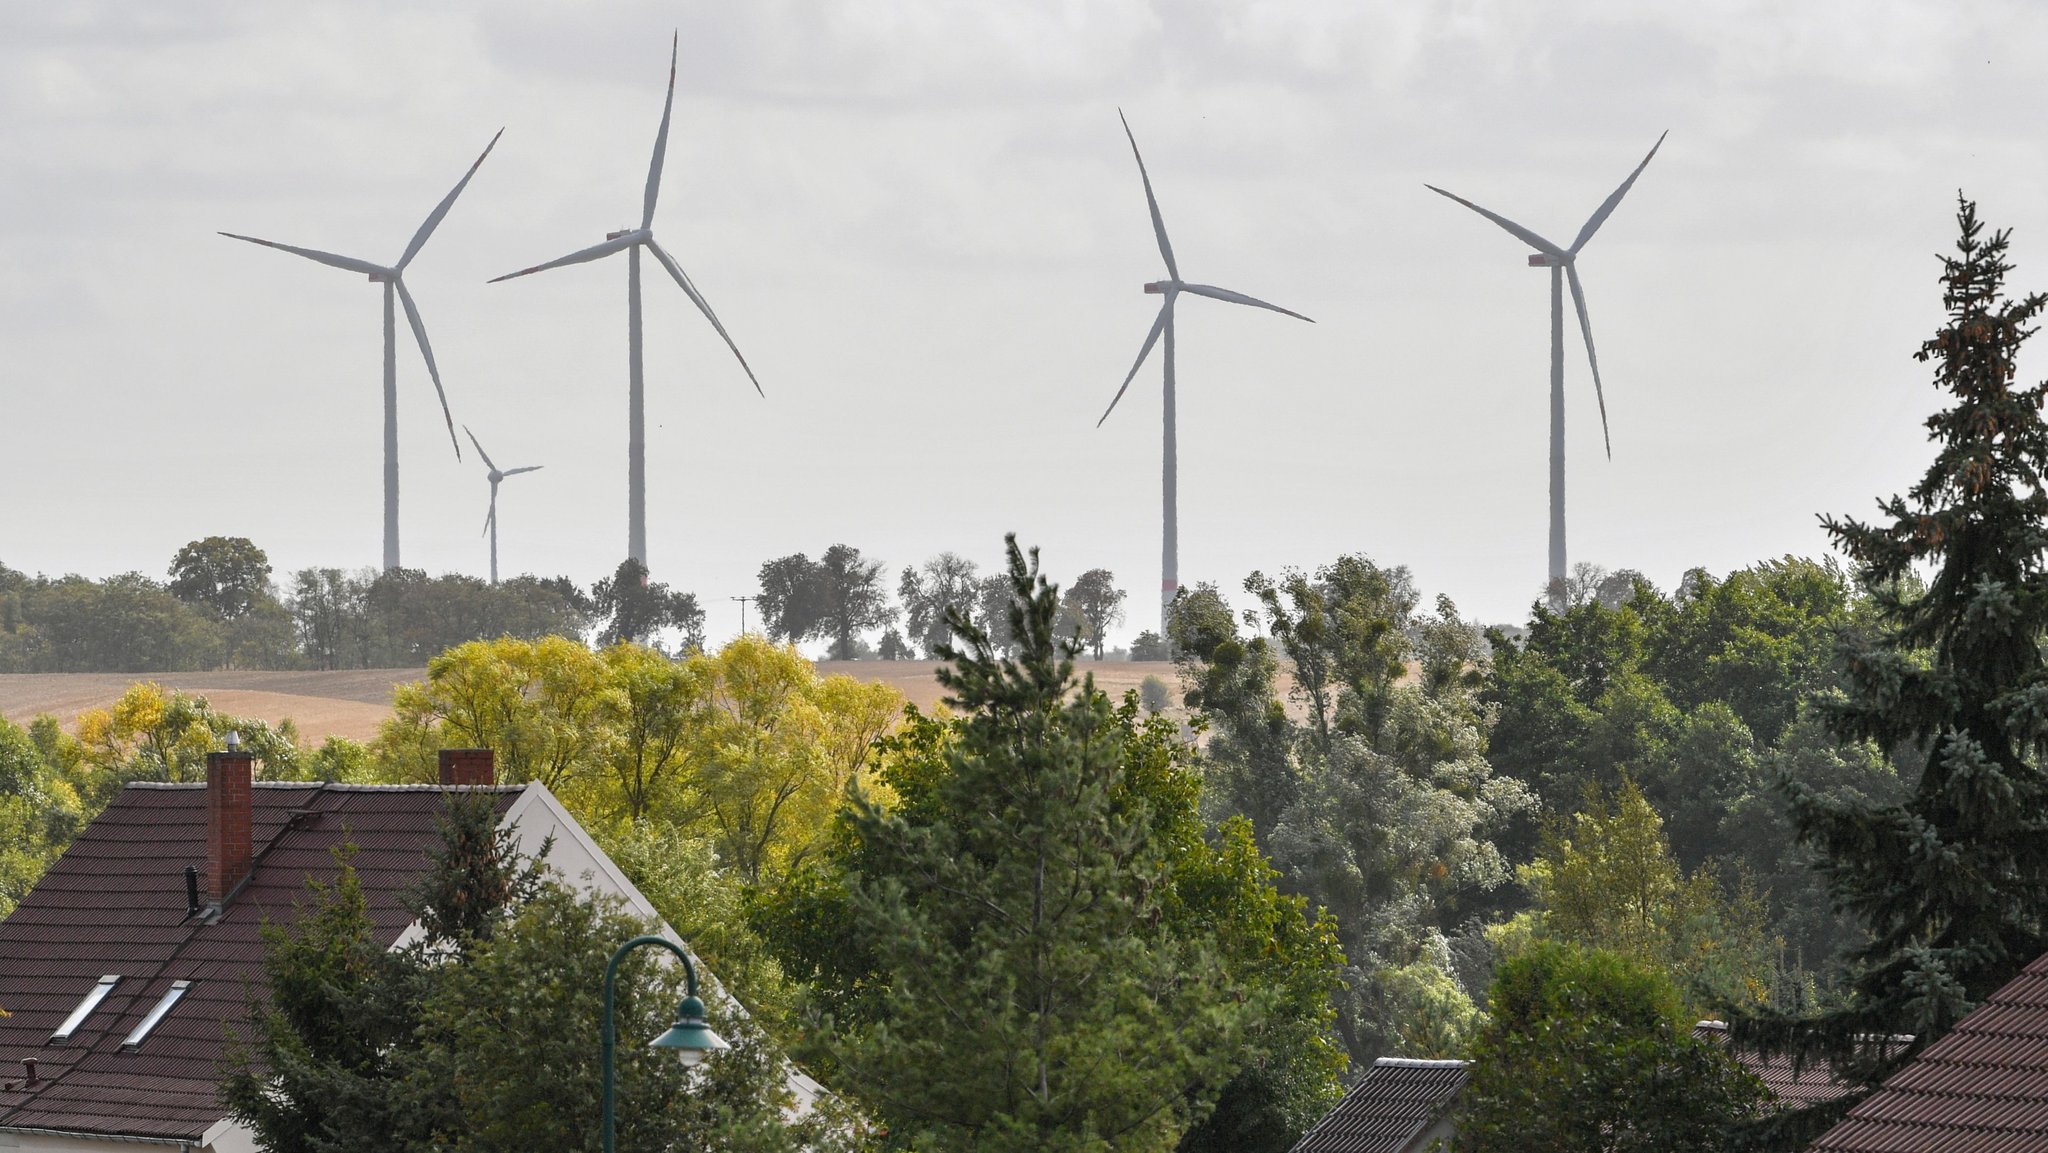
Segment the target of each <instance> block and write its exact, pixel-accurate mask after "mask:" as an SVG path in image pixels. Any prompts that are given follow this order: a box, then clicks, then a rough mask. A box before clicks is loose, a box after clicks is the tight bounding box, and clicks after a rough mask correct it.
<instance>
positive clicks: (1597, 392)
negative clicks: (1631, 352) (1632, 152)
mask: <svg viewBox="0 0 2048 1153" xmlns="http://www.w3.org/2000/svg"><path fill="white" fill-rule="evenodd" d="M1669 135H1670V132H1669V131H1668V130H1667V131H1665V132H1664V133H1662V134H1660V135H1659V136H1658V137H1657V143H1655V144H1653V145H1651V146H1650V153H1649V155H1648V156H1645V157H1643V162H1642V163H1641V164H1638V165H1636V168H1635V171H1634V172H1631V173H1629V174H1628V179H1627V180H1624V181H1622V182H1621V187H1619V188H1617V189H1615V190H1614V192H1613V193H1612V194H1611V195H1609V196H1608V197H1607V199H1606V200H1604V201H1602V202H1601V203H1600V207H1599V208H1597V209H1595V210H1594V212H1593V215H1592V216H1590V217H1587V219H1586V224H1585V227H1583V228H1581V229H1579V235H1578V238H1577V239H1575V240H1573V241H1572V243H1571V247H1570V248H1560V247H1558V246H1557V245H1555V244H1553V243H1551V242H1550V241H1548V240H1545V239H1543V238H1542V237H1541V236H1538V235H1536V234H1535V233H1534V232H1531V231H1529V230H1528V229H1526V228H1524V227H1522V226H1521V225H1519V224H1516V223H1515V222H1514V221H1512V220H1509V219H1508V218H1507V217H1505V216H1501V215H1498V214H1497V213H1493V212H1489V211H1487V210H1486V209H1484V208H1481V207H1479V206H1478V205H1477V204H1474V203H1472V202H1471V201H1469V200H1467V199H1465V198H1464V197H1462V196H1459V195H1456V194H1455V193H1450V192H1445V191H1444V190H1443V189H1441V188H1438V187H1437V186H1436V185H1434V184H1425V185H1423V187H1424V188H1427V189H1429V190H1430V191H1431V192H1434V193H1436V194H1438V195H1439V196H1448V197H1450V198H1451V199H1452V200H1455V201H1457V202H1458V203H1460V204H1462V205H1464V206H1465V207H1467V208H1469V209H1471V210H1472V211H1474V212H1477V213H1478V214H1479V215H1481V216H1484V217H1485V218H1487V219H1488V220H1491V221H1493V222H1494V223H1495V224H1498V225H1500V226H1501V227H1502V228H1504V229H1506V230H1507V231H1508V233H1509V234H1510V235H1512V236H1514V237H1515V238H1516V239H1517V240H1520V241H1521V242H1522V243H1524V244H1527V245H1529V246H1530V247H1532V248H1534V249H1536V251H1535V252H1534V253H1532V254H1530V256H1529V266H1530V267H1531V268H1548V269H1549V270H1550V580H1549V587H1548V592H1549V596H1550V603H1551V606H1552V608H1557V609H1561V608H1562V607H1563V604H1564V585H1565V575H1566V574H1565V555H1564V288H1565V285H1566V284H1570V285H1571V290H1572V306H1573V307H1574V308H1575V309H1577V310H1578V314H1579V332H1580V334H1581V335H1583V336H1584V337H1585V338H1586V363H1587V364H1588V365H1589V366H1591V368H1592V370H1593V398H1594V399H1595V400H1596V401H1598V402H1599V405H1600V440H1601V442H1602V444H1604V445H1605V446H1606V449H1607V459H1609V460H1613V459H1614V442H1613V441H1612V440H1610V439H1609V438H1608V435H1607V396H1606V393H1604V392H1603V391H1602V390H1601V387H1600V358H1599V356H1597V355H1596V354H1595V353H1594V352H1593V323H1592V321H1590V320H1588V319H1587V318H1586V290H1585V289H1584V288H1583V287H1581V286H1580V284H1579V250H1580V249H1582V248H1584V247H1586V242H1587V241H1589V240H1591V239H1593V234H1594V233H1595V232H1598V231H1600V226H1601V225H1602V224H1605V223H1607V218H1608V216H1610V215H1612V214H1613V212H1614V209H1615V206H1616V205H1619V204H1620V203H1621V198H1622V197H1623V196H1626V195H1627V194H1628V190H1629V187H1630V186H1631V185H1633V184H1634V183H1635V182H1636V177H1638V176H1641V175H1642V174H1643V169H1645V168H1647V167H1649V164H1650V158H1651V157H1654V156H1656V155H1657V149H1659V148H1662V147H1663V146H1664V137H1665V136H1669Z"/></svg>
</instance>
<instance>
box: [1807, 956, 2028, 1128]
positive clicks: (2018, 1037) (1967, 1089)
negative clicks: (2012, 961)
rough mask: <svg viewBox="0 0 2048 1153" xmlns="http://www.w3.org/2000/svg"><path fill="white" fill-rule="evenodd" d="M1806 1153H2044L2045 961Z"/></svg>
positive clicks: (1913, 1062)
mask: <svg viewBox="0 0 2048 1153" xmlns="http://www.w3.org/2000/svg"><path fill="white" fill-rule="evenodd" d="M1812 1148H1813V1149H1814V1150H1819V1151H1825V1153H1888V1151H1890V1150H1913V1151H1914V1153H1949V1151H1951V1150H1962V1149H1968V1150H1973V1151H1975V1150H1984V1151H1987V1153H1989V1151H2005V1150H2012V1151H2019V1150H2028V1151H2039V1150H2048V956H2043V957H2040V958H2037V959H2036V960H2035V961H2034V963H2033V964H2031V965H2028V966H2027V967H2026V968H2025V969H2024V970H2022V971H2021V972H2020V975H2019V976H2017V977H2014V978H2013V979H2012V980H2011V981H2010V982H2007V984H2006V985H2005V987H2004V988H2002V989H2000V990H1998V991H1997V992H1996V993H1993V994H1991V996H1990V998H1989V999H1987V1000H1986V1001H1985V1002H1984V1004H1983V1005H1981V1006H1979V1007H1978V1008H1977V1009H1976V1010H1975V1011H1974V1012H1972V1013H1970V1014H1969V1015H1968V1016H1966V1017H1964V1018H1963V1019H1962V1020H1961V1021H1958V1022H1956V1026H1955V1028H1954V1029H1951V1030H1950V1031H1949V1032H1948V1034H1947V1035H1946V1036H1944V1037H1942V1038H1941V1039H1940V1040H1939V1041H1936V1042H1934V1043H1933V1044H1932V1045H1929V1046H1928V1047H1927V1048H1926V1049H1925V1050H1924V1051H1922V1052H1921V1053H1920V1055H1919V1056H1917V1057H1915V1058H1913V1059H1912V1060H1911V1061H1909V1062H1907V1063H1906V1065H1905V1066H1904V1067H1903V1068H1901V1069H1900V1070H1899V1071H1898V1072H1896V1073H1893V1074H1892V1075H1891V1077H1890V1078H1889V1079H1887V1080H1886V1081H1885V1083H1884V1084H1883V1085H1882V1086H1880V1087H1879V1088H1878V1090H1877V1092H1875V1093H1873V1094H1871V1095H1870V1096H1869V1097H1867V1098H1865V1099H1864V1100H1862V1101H1861V1102H1858V1103H1857V1105H1856V1107H1855V1108H1854V1109H1851V1110H1850V1111H1849V1115H1848V1116H1847V1117H1844V1118H1843V1119H1842V1120H1841V1122H1840V1123H1838V1124H1837V1125H1836V1126H1835V1127H1834V1128H1832V1129H1830V1130H1828V1131H1827V1132H1826V1133H1824V1134H1822V1135H1821V1138H1820V1140H1818V1141H1816V1142H1814V1144H1813V1145H1812Z"/></svg>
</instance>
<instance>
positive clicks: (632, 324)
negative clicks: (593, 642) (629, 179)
mask: <svg viewBox="0 0 2048 1153" xmlns="http://www.w3.org/2000/svg"><path fill="white" fill-rule="evenodd" d="M679 39H680V36H678V37H677V38H676V39H672V40H671V41H670V42H669V53H668V96H667V98H666V99H664V100H663V101H662V105H661V129H660V131H658V132H656V133H655V136H654V159H653V161H652V162H651V163H649V164H648V166H647V193H646V198H645V200H644V202H643V204H642V207H641V210H640V227H638V228H629V229H621V230H620V231H617V232H609V233H606V234H605V238H604V243H603V244H595V245H592V246H591V247H589V248H585V249H583V250H581V251H578V252H572V253H570V254H569V255H567V256H564V257H561V258H559V259H556V260H550V261H548V262H547V263H546V264H536V265H534V266H533V267H532V268H522V269H520V270H519V271H518V272H511V273H507V274H505V275H504V276H498V277H493V278H492V280H491V283H492V284H496V283H497V282H498V281H500V280H511V279H513V278H514V277H518V276H526V275H529V274H531V273H535V272H545V271H547V270H548V269H550V268H560V267H562V266H563V265H567V264H583V263H586V262H588V261H592V260H597V259H599V258H600V257H605V256H610V255H611V254H612V253H614V252H619V251H624V252H625V253H626V371H627V392H626V396H627V400H626V408H627V416H626V555H627V556H629V557H631V558H633V559H634V560H637V561H639V562H640V563H641V564H642V565H645V564H646V563H647V417H646V403H645V395H644V392H645V390H644V387H643V385H642V382H641V370H640V250H641V249H643V248H645V249H646V250H647V251H648V252H650V253H653V254H654V259H655V260H657V261H659V262H660V264H661V266H662V268H664V269H666V270H667V271H668V274H669V276H670V277H672V278H673V279H674V280H675V282H676V287H678V288H680V289H682V290H683V295H685V296H687V297H689V298H690V302H691V303H692V304H695V305H696V306H697V310H698V311H699V312H702V313H703V314H704V319H706V320H708V321H710V322H711V327H712V328H715V329H717V330H718V335H719V336H720V337H721V338H723V339H724V341H725V346H726V347H727V348H730V349H732V354H733V355H734V356H736V357H739V362H740V367H741V368H743V369H746V373H747V379H748V380H751V381H753V382H754V391H755V392H757V393H761V382H760V381H759V380H758V379H756V378H755V376H754V370H753V368H751V367H750V366H749V365H748V364H747V358H746V357H744V356H740V347H739V345H737V344H734V343H733V340H732V337H731V336H728V335H727V334H726V331H725V326H724V325H723V324H720V323H719V322H718V314H717V313H715V312H712V311H711V305H710V304H709V303H707V302H706V301H705V299H704V294H703V293H701V292H699V291H697V286H696V285H694V284H692V283H690V278H689V276H688V275H687V274H686V273H684V272H683V266H682V265H680V264H677V263H676V261H675V258H674V257H672V256H670V255H669V254H668V252H667V251H666V250H664V249H663V248H662V247H661V245H659V244H657V243H655V240H654V201H655V197H656V196H657V195H658V194H659V193H660V192H661V164H662V158H663V157H664V156H665V155H666V154H667V152H668V118H669V110H670V108H671V107H673V106H674V104H675V99H676V45H677V42H678V41H679ZM761 395H763V396H766V395H767V394H766V393H761Z"/></svg>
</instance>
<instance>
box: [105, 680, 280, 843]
mask: <svg viewBox="0 0 2048 1153" xmlns="http://www.w3.org/2000/svg"><path fill="white" fill-rule="evenodd" d="M229 733H234V734H236V736H237V737H238V738H239V739H240V741H241V744H242V747H243V748H245V749H248V750H249V751H250V752H251V753H253V754H255V756H256V758H257V760H258V761H260V762H261V763H262V771H263V775H264V776H265V777H267V778H269V779H272V780H293V779H296V778H297V776H298V770H299V748H298V740H299V733H298V729H297V728H296V727H295V726H294V725H293V724H292V722H291V721H290V720H285V721H282V722H280V723H279V724H277V725H274V726H273V725H271V724H268V723H267V722H264V721H259V720H255V719H253V718H249V717H236V716H231V715H229V714H227V713H223V712H220V711H219V710H217V709H215V708H214V707H213V706H212V705H210V704H208V703H207V701H206V698H205V697H203V696H193V695H189V694H186V693H182V692H179V691H177V690H176V689H166V688H164V687H163V686H162V685H159V684H157V683H155V682H153V681H143V682H140V683H137V684H134V685H130V686H129V688H128V691H127V692H125V693H122V694H121V698H120V699H119V700H117V701H115V702H114V703H113V704H112V705H111V706H109V707H107V708H104V709H89V710H87V711H85V712H83V713H80V714H79V715H78V726H77V735H76V738H75V740H76V757H77V760H78V762H79V765H80V768H81V770H82V772H83V784H84V786H85V789H86V791H87V794H88V796H87V799H88V801H90V802H91V809H92V811H93V812H95V813H96V812H98V811H99V809H100V808H101V807H103V806H105V804H106V803H107V802H108V801H109V800H111V799H112V798H113V796H114V794H115V793H117V792H119V791H120V789H121V786H123V785H125V784H127V783H128V782H129V781H199V780H204V779H205V778H206V754H208V753H210V752H218V751H219V750H220V749H221V748H222V747H223V746H224V745H225V744H226V742H227V738H228V734H229Z"/></svg>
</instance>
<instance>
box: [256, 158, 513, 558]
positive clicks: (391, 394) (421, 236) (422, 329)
mask: <svg viewBox="0 0 2048 1153" xmlns="http://www.w3.org/2000/svg"><path fill="white" fill-rule="evenodd" d="M503 135H505V130H504V129H503V128H500V129H498V133H497V136H493V137H491V142H490V143H489V144H486V145H484V151H483V156H479V157H477V158H476V163H475V164H472V165H470V166H469V171H468V172H465V173H463V174H462V179H461V180H458V181H456V182H455V187H454V189H452V190H451V191H450V192H449V193H448V195H447V196H445V197H442V199H441V203H439V204H437V205H435V206H434V211H432V212H430V213H428V214H427V220H426V223H424V224H422V225H420V228H419V231H418V232H415V233H413V235H412V243H410V244H408V245H406V246H405V252H404V254H403V255H401V256H399V258H398V263H396V264H393V265H391V266H389V267H386V266H384V265H382V264H373V263H371V262H370V261H367V260H357V259H356V258H355V257H353V256H337V255H335V254H334V253H332V252H321V251H318V250H317V249H312V248H294V247H292V246H291V245H289V244H279V243H277V242H276V241H274V240H258V239H257V238H255V237H253V236H243V235H241V234H239V233H234V232H223V233H221V235H222V236H225V237H228V238H230V239H232V240H246V241H248V242H249V243H251V244H260V245H262V246H264V247H265V248H275V249H277V250H279V251H280V252H290V253H293V254H295V255H298V256H303V257H305V258H306V259H308V260H315V261H318V262H320V263H321V264H325V265H328V266H329V267H332V268H339V269H343V270H345V271H348V272H360V273H363V274H364V275H366V276H368V277H369V278H370V281H371V282H372V283H374V284H382V285H383V286H384V571H386V572H390V571H391V570H392V569H395V568H397V567H398V326H397V318H396V315H395V313H394V310H393V307H392V305H393V298H394V297H396V299H397V303H400V304H403V305H405V319H406V323H408V324H410V325H411V326H412V335H413V338H414V339H415V340H417V341H419V344H420V356H421V357H422V358H423V359H425V360H426V362H427V375H428V376H430V377H432V378H433V379H434V393H435V395H437V396H439V397H440V398H441V416H442V419H444V420H446V421H447V422H448V443H449V444H452V445H454V446H455V459H457V460H461V459H462V445H461V443H459V442H458V441H457V440H456V439H455V418H454V417H453V416H452V415H450V414H449V412H448V393H447V392H446V391H445V390H444V389H442V387H441V370H440V369H439V368H438V367H436V366H435V364H434V350H433V348H432V347H431V346H430V345H428V344H427V327H426V325H424V324H422V323H420V310H419V308H418V306H416V305H414V304H413V302H412V293H410V292H407V291H406V290H405V266H406V265H408V264H411V263H412V258H413V257H415V256H418V255H419V254H420V248H421V247H422V246H424V245H425V244H426V243H427V237H429V236H432V235H433V234H434V229H436V228H438V227H440V224H441V218H442V217H445V216H447V215H448V209H449V208H450V207H452V206H453V205H454V204H455V198H456V197H457V196H460V195H462V190H463V188H464V187H466V186H467V185H468V184H469V178H470V177H472V176H475V175H476V170H477V169H478V168H479V167H481V166H482V165H483V162H484V157H485V156H489V155H490V154H491V149H493V148H496V147H497V146H498V137H499V136H503Z"/></svg>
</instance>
